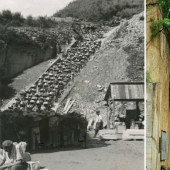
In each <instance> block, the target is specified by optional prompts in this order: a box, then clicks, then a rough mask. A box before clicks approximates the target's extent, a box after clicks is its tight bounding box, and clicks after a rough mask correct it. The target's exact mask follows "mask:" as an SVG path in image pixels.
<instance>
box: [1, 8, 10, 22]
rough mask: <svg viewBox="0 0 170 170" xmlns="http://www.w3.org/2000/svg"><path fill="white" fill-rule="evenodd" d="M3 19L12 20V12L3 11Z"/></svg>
mask: <svg viewBox="0 0 170 170" xmlns="http://www.w3.org/2000/svg"><path fill="white" fill-rule="evenodd" d="M2 17H3V18H4V19H6V20H12V13H11V11H10V10H3V11H2Z"/></svg>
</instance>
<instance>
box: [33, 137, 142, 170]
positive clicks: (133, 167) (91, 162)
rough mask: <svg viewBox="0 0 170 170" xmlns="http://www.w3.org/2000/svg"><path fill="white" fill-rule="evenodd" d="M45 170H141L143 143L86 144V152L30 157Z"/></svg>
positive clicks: (75, 150)
mask: <svg viewBox="0 0 170 170" xmlns="http://www.w3.org/2000/svg"><path fill="white" fill-rule="evenodd" d="M32 160H33V161H35V160H38V161H40V165H41V166H44V167H46V168H48V169H49V170H59V169H60V170H113V169H116V170H143V169H144V142H143V141H122V140H117V141H112V140H110V141H99V140H97V139H93V140H91V141H89V143H88V148H87V149H84V148H83V147H65V148H62V149H50V150H47V151H45V152H41V153H36V154H33V155H32Z"/></svg>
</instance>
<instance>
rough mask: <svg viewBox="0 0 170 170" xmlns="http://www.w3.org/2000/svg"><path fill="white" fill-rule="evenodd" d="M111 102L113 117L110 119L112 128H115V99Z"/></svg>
mask: <svg viewBox="0 0 170 170" xmlns="http://www.w3.org/2000/svg"><path fill="white" fill-rule="evenodd" d="M112 102H113V112H112V116H113V119H112V121H113V128H115V101H114V99H113V101H112Z"/></svg>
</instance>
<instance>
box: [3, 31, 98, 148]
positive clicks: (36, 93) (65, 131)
mask: <svg viewBox="0 0 170 170" xmlns="http://www.w3.org/2000/svg"><path fill="white" fill-rule="evenodd" d="M88 32H89V31H88ZM87 34H88V33H87V32H85V33H84V34H83V37H85V39H84V40H82V41H78V43H76V45H75V44H74V45H73V46H72V47H71V48H69V49H67V50H66V51H65V52H64V53H63V54H62V57H61V58H59V59H58V60H57V62H55V63H54V64H53V65H52V66H51V67H50V68H48V70H47V71H46V72H45V73H44V74H42V76H40V77H39V79H38V80H37V81H36V83H35V84H33V85H32V86H31V87H30V88H29V89H26V90H24V91H22V92H21V93H20V94H19V95H18V96H17V97H16V98H15V102H14V103H13V104H12V105H11V106H9V107H8V109H7V110H6V111H4V113H5V114H4V115H3V116H2V117H3V119H4V120H8V121H3V122H4V124H5V125H3V128H2V129H3V130H2V135H3V138H2V139H3V140H7V139H10V140H13V141H17V142H20V141H27V142H28V143H29V144H30V145H29V147H30V149H31V150H35V149H38V148H41V147H42V146H43V145H44V144H45V143H46V144H47V143H48V145H49V144H50V145H49V146H50V147H55V146H57V145H60V144H61V141H63V142H64V141H68V140H67V138H68V136H69V138H70V141H71V143H72V144H73V143H74V142H73V141H78V140H77V137H78V134H79V133H80V132H81V131H82V132H84V131H85V129H86V127H87V125H86V123H80V122H81V120H82V122H84V121H85V119H84V118H80V117H81V116H80V114H76V116H75V114H74V116H72V115H71V114H69V116H71V117H69V116H68V117H67V118H64V117H62V118H61V115H60V114H58V113H56V112H55V111H54V110H52V108H53V107H54V106H55V104H56V103H57V101H58V99H59V98H60V97H61V95H62V93H63V92H64V90H65V88H67V86H68V84H69V83H70V82H72V81H74V77H75V76H76V75H77V74H79V72H80V70H81V69H82V68H83V67H84V66H85V65H86V63H87V62H88V60H89V59H90V56H92V55H94V53H95V52H96V51H97V50H98V49H99V48H100V46H101V41H100V40H98V34H95V32H92V31H90V33H89V34H88V35H87ZM59 119H60V121H59ZM61 119H62V120H61ZM66 119H67V120H70V121H66ZM65 121H66V122H67V123H64V122H65ZM7 122H8V123H7ZM59 122H60V123H59ZM75 122H76V123H75ZM10 123H11V124H10ZM64 124H65V125H64ZM69 124H70V125H69ZM25 125H27V126H25ZM61 126H62V127H61ZM81 126H82V127H81ZM9 127H10V128H9ZM4 129H5V130H4ZM73 129H74V130H73ZM7 131H9V133H6V132H7ZM10 132H11V133H10ZM83 134H84V133H83ZM61 138H62V139H61ZM71 138H74V139H73V140H72V139H71Z"/></svg>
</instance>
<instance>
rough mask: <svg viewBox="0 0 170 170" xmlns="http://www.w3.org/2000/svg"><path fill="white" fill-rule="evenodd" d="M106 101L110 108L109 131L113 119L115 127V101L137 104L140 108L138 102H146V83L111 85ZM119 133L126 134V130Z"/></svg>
mask: <svg viewBox="0 0 170 170" xmlns="http://www.w3.org/2000/svg"><path fill="white" fill-rule="evenodd" d="M104 101H106V102H107V106H108V109H107V129H110V121H111V119H112V127H115V101H124V102H125V101H126V102H136V106H137V107H138V102H141V101H144V82H114V83H110V85H109V87H108V89H107V92H106V95H105V98H104ZM110 108H111V110H110ZM127 112H128V111H127ZM111 115H112V116H111ZM127 129H130V128H127ZM135 130H137V129H135ZM118 131H121V133H123V134H124V133H125V132H124V131H125V129H118ZM126 133H128V132H126ZM137 133H138V132H137ZM140 133H141V132H140ZM142 135H143V132H142ZM134 136H135V135H134ZM136 138H137V137H136ZM139 138H140V137H139Z"/></svg>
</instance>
